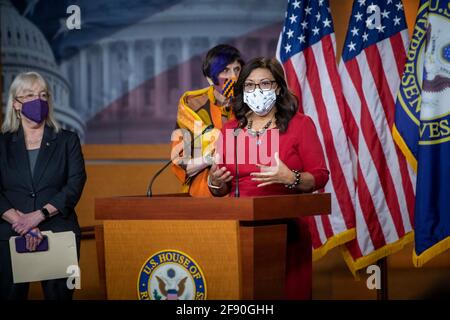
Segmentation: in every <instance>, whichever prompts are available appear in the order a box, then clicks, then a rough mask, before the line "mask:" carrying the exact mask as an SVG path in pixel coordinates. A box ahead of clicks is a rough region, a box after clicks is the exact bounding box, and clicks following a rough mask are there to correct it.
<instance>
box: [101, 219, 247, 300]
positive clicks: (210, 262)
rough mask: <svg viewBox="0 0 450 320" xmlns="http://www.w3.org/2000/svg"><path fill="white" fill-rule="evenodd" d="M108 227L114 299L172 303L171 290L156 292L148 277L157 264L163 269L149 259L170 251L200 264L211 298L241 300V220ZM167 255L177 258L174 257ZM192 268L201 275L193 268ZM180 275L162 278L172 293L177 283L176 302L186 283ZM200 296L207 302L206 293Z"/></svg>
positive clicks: (123, 223)
mask: <svg viewBox="0 0 450 320" xmlns="http://www.w3.org/2000/svg"><path fill="white" fill-rule="evenodd" d="M103 227H104V244H105V267H106V270H105V271H106V284H107V285H106V289H107V297H108V299H138V298H141V299H147V298H149V295H151V297H150V298H152V299H155V298H156V299H168V298H169V297H170V290H167V291H168V292H169V293H167V292H165V294H166V296H165V295H164V294H162V293H161V291H160V290H155V289H154V288H153V289H151V288H150V287H151V284H150V281H147V280H146V278H145V277H146V275H148V274H150V273H151V272H153V271H151V269H150V268H151V267H152V264H153V266H155V265H156V264H157V263H155V261H150V260H149V259H150V258H151V257H152V256H153V255H155V254H156V253H158V252H168V251H171V252H180V253H181V255H183V256H184V257H183V258H181V259H185V260H193V261H195V264H196V266H198V268H199V269H200V270H201V271H202V277H203V278H204V279H203V280H204V282H205V284H206V289H205V290H206V292H205V296H206V299H208V300H210V299H224V300H225V299H239V298H240V297H241V292H240V287H241V279H240V261H239V257H240V248H239V223H238V222H237V221H230V220H226V221H224V220H214V221H209V220H208V221H205V220H197V221H186V220H184V221H179V220H171V221H167V220H164V221H162V220H120V221H115V220H107V221H104V222H103ZM167 256H169V257H170V258H172V255H171V254H169V255H167ZM174 256H177V255H176V254H175V255H174ZM161 257H164V256H162V255H161ZM177 257H178V256H177ZM186 257H187V258H186ZM155 259H158V258H157V256H156V258H155ZM158 262H159V261H158ZM189 268H191V270H193V271H196V267H194V266H193V265H191V266H190V267H189ZM189 268H188V269H189ZM176 271H177V270H168V271H167V276H166V277H165V278H164V277H163V276H161V271H160V277H159V278H160V279H158V281H160V282H161V283H162V282H164V283H165V287H166V289H170V286H171V285H170V281H171V280H174V281H175V286H173V285H172V287H174V289H173V292H175V293H174V294H175V298H176V294H177V292H176V291H177V290H178V291H180V290H179V288H180V287H181V286H180V284H181V283H182V280H183V279H184V278H183V279H181V280H180V277H179V276H178V278H177V274H176ZM164 275H165V274H164ZM193 275H194V273H193ZM194 277H195V275H194ZM157 278H158V277H157ZM141 279H144V280H143V281H142V280H141ZM197 280H198V279H197ZM200 280H201V279H200ZM152 281H153V282H155V281H156V280H152ZM153 282H152V283H153ZM177 283H178V285H177ZM147 285H148V290H146V288H145V286H147ZM183 287H184V285H183ZM163 291H164V290H163ZM186 291H188V290H186ZM200 291H201V290H200ZM174 294H172V296H173V295H174ZM197 294H198V295H200V297H201V293H197Z"/></svg>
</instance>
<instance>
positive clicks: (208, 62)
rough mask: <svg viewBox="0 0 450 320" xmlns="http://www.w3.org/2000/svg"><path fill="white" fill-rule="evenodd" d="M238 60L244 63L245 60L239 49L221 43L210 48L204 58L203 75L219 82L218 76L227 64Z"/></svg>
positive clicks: (216, 82)
mask: <svg viewBox="0 0 450 320" xmlns="http://www.w3.org/2000/svg"><path fill="white" fill-rule="evenodd" d="M234 61H237V62H239V63H240V64H241V66H243V65H244V60H243V59H242V57H241V53H240V52H239V50H238V49H236V48H235V47H233V46H230V45H228V44H219V45H217V46H215V47H214V48H212V49H210V50H209V51H208V53H207V54H206V57H205V59H204V60H203V67H202V70H203V75H204V76H205V77H208V78H210V79H211V80H212V81H213V82H214V84H218V80H217V77H218V75H219V73H221V72H222V71H223V70H225V68H226V67H227V65H229V64H230V63H233V62H234Z"/></svg>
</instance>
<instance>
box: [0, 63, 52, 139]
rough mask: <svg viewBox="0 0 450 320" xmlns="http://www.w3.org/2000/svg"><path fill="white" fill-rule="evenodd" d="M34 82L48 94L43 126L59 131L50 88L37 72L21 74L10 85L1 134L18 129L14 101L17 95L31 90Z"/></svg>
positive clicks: (18, 120) (18, 122)
mask: <svg viewBox="0 0 450 320" xmlns="http://www.w3.org/2000/svg"><path fill="white" fill-rule="evenodd" d="M36 82H39V83H40V84H41V85H42V86H43V87H44V88H45V90H46V91H47V92H48V93H49V98H48V109H49V110H48V116H47V119H46V120H45V124H46V125H48V126H49V127H51V128H53V130H55V132H58V131H59V130H60V125H59V123H58V122H57V121H56V119H55V117H54V113H53V100H52V94H51V92H50V86H49V85H48V83H47V81H45V79H44V77H42V76H41V75H40V74H39V73H37V72H34V71H32V72H22V73H20V74H18V75H17V76H16V77H15V78H14V81H13V82H12V83H11V86H10V88H9V95H8V101H7V102H6V116H5V119H4V121H3V125H2V132H3V133H6V132H16V131H17V130H19V127H20V119H18V117H17V114H16V110H15V109H14V105H13V103H14V99H15V98H16V97H17V94H18V93H19V92H21V91H24V90H26V89H28V88H31V87H32V86H33V85H34V84H35V83H36Z"/></svg>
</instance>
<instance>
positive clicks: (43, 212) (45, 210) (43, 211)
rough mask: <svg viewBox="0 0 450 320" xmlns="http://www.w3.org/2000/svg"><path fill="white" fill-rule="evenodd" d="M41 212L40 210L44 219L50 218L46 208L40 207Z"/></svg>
mask: <svg viewBox="0 0 450 320" xmlns="http://www.w3.org/2000/svg"><path fill="white" fill-rule="evenodd" d="M41 212H42V214H43V215H44V217H45V220H48V219H50V212H48V210H47V209H46V208H42V209H41Z"/></svg>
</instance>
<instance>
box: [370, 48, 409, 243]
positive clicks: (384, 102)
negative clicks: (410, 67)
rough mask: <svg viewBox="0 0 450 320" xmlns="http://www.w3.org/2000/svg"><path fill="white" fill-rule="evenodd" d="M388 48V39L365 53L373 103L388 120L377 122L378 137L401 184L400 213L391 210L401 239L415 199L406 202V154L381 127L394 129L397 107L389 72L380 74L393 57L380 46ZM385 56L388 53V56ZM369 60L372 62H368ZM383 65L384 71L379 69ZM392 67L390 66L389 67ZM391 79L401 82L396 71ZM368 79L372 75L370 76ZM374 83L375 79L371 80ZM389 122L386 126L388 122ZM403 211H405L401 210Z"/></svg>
mask: <svg viewBox="0 0 450 320" xmlns="http://www.w3.org/2000/svg"><path fill="white" fill-rule="evenodd" d="M381 46H382V47H383V48H386V47H390V43H389V42H387V43H386V40H385V41H383V42H379V43H378V45H377V46H371V47H369V48H367V49H366V50H365V55H366V58H367V63H364V64H363V65H364V66H366V65H367V66H369V67H370V71H371V75H372V77H373V83H374V84H375V87H376V88H377V91H378V99H376V100H375V101H374V103H377V102H378V103H377V104H378V105H380V103H381V106H382V107H383V110H384V111H385V115H386V117H387V119H386V118H383V116H382V115H380V117H379V118H378V119H380V120H379V121H378V125H376V126H375V127H376V128H377V129H378V134H379V135H383V136H384V137H383V138H382V140H383V145H384V151H385V155H386V159H391V160H392V161H391V162H390V166H388V170H389V172H390V175H391V176H392V179H393V180H394V181H398V182H400V181H401V183H399V184H398V185H397V186H398V188H394V190H395V192H397V199H398V202H399V210H398V211H394V212H392V211H391V214H392V216H393V218H394V222H395V225H396V228H397V232H398V234H399V236H400V237H402V236H403V235H404V234H405V227H406V230H407V231H410V229H411V226H410V223H409V212H410V211H408V208H409V209H412V208H411V207H412V202H411V199H412V197H413V194H411V193H409V205H408V201H407V199H405V196H406V194H408V193H405V191H404V190H405V189H406V190H408V191H411V190H412V186H411V185H410V181H409V174H408V171H407V169H406V159H405V158H404V156H403V155H401V154H400V153H399V150H398V148H397V147H396V145H395V143H394V140H393V138H392V134H391V130H381V129H382V128H389V129H391V128H392V126H393V123H394V108H392V107H389V106H393V105H394V104H395V102H394V96H392V95H391V94H390V93H391V90H390V89H388V88H389V87H390V86H389V84H388V80H387V76H386V72H379V70H380V69H384V64H385V63H383V61H391V57H390V56H387V57H386V56H385V57H384V59H382V58H381V56H380V50H379V49H380V47H381ZM381 51H382V52H386V51H388V50H384V49H382V50H381ZM385 55H386V54H385ZM361 56H364V53H363V54H361ZM369 61H370V63H368V62H369ZM380 66H382V67H383V68H380ZM390 67H391V66H388V68H390ZM388 74H389V75H390V77H391V78H392V77H395V78H396V81H395V82H396V83H397V84H398V83H399V77H398V76H397V74H396V73H394V72H389V73H388ZM367 76H369V75H367ZM370 80H372V79H370ZM391 82H394V80H391ZM385 120H387V123H386V122H385ZM400 208H402V209H403V210H401V211H400Z"/></svg>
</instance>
